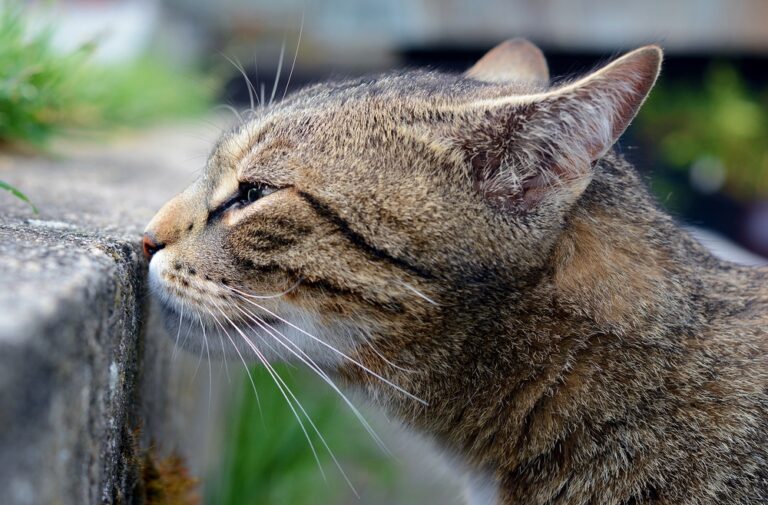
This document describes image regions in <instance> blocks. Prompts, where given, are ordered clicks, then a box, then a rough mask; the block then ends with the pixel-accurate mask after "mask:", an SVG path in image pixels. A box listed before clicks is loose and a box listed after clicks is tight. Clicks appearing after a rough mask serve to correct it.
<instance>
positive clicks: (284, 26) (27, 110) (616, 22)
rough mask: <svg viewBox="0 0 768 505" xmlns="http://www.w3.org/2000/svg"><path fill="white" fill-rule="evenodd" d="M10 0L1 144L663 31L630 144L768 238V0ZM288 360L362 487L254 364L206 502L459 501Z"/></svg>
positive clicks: (655, 185) (553, 54) (558, 66)
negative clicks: (515, 49)
mask: <svg viewBox="0 0 768 505" xmlns="http://www.w3.org/2000/svg"><path fill="white" fill-rule="evenodd" d="M0 6H2V11H1V13H0V15H1V19H0V149H3V150H13V151H23V152H43V153H50V152H51V151H52V150H55V149H54V148H53V147H52V146H53V145H55V141H57V139H60V138H62V137H63V138H72V137H78V138H79V137H85V138H91V139H93V140H100V139H103V138H104V137H105V136H114V135H120V134H121V133H122V132H125V131H129V130H131V129H136V128H143V127H145V126H146V125H149V124H152V123H156V122H164V123H171V124H175V123H176V122H194V121H205V120H207V118H210V117H212V116H211V115H212V114H221V112H218V113H217V112H216V110H217V106H220V105H223V106H225V107H232V108H234V109H242V108H246V107H248V106H249V104H250V96H249V95H250V94H249V91H251V92H253V91H255V93H256V95H258V96H259V99H262V98H261V95H263V96H265V97H266V98H267V99H269V97H270V96H272V95H275V96H276V98H278V99H279V98H280V97H282V96H283V95H284V93H286V92H287V93H290V92H291V90H294V89H296V88H298V87H301V86H304V85H306V84H307V83H311V82H314V81H318V80H323V79H327V78H329V77H344V76H355V75H360V74H364V73H370V72H376V71H381V70H386V69H391V68H397V67H424V66H426V67H431V68H437V69H442V70H447V71H462V70H464V69H466V68H467V67H468V66H470V65H471V64H472V63H473V62H474V61H475V60H476V59H477V58H479V57H480V56H481V55H482V54H483V53H484V52H485V51H487V50H488V49H489V48H491V47H492V46H493V45H495V44H497V43H498V42H500V41H502V40H504V39H506V38H509V37H514V36H522V37H526V38H529V39H530V40H531V41H533V42H534V43H536V44H538V45H539V46H540V47H541V48H542V49H543V50H544V52H545V54H546V55H547V57H548V60H549V63H550V70H551V73H552V75H553V76H555V78H557V77H562V76H568V75H573V74H574V73H580V72H584V71H587V70H589V69H592V68H594V67H595V66H596V65H598V64H599V63H602V62H605V61H607V60H608V59H610V58H611V57H612V56H615V55H617V54H619V53H620V52H621V51H623V50H627V49H631V48H634V47H637V46H639V45H642V44H646V43H652V42H655V43H660V44H661V45H662V46H663V47H664V49H665V50H666V62H665V65H664V70H663V72H662V76H661V79H660V81H659V83H658V85H657V87H656V88H655V90H654V91H653V93H652V95H651V98H650V99H649V101H648V102H647V103H646V105H645V106H644V108H643V109H642V111H641V112H640V115H639V116H638V118H637V119H636V121H635V122H634V123H633V125H632V127H631V129H630V130H629V131H628V133H627V134H626V135H625V136H624V137H623V138H622V140H621V141H620V144H619V149H620V150H621V151H622V152H623V153H624V154H625V155H626V156H627V157H628V158H629V159H630V160H631V161H633V162H634V163H635V165H636V166H637V167H638V169H639V170H640V171H641V172H642V173H643V175H644V176H645V177H646V179H647V180H648V183H649V185H650V186H651V187H652V189H653V191H654V192H655V193H656V195H657V196H658V198H659V200H660V201H661V203H662V205H664V206H665V207H666V208H667V209H669V211H670V212H672V213H673V214H674V215H675V216H677V217H678V218H679V219H680V220H681V221H683V222H685V223H688V224H691V225H695V226H697V227H701V228H704V229H709V230H712V231H714V232H716V233H719V234H722V235H725V236H726V237H728V238H730V239H731V240H733V241H735V242H737V243H739V244H741V245H742V246H743V247H745V248H746V249H748V250H750V251H752V252H754V253H757V254H761V255H768V23H767V21H768V2H765V1H764V0H677V1H675V2H670V1H667V0H646V1H644V2H638V1H626V2H624V1H616V0H601V1H574V0H473V1H468V0H465V1H459V0H446V1H438V0H391V1H386V0H316V1H311V0H306V1H295V0H282V1H274V2H269V1H266V0H229V1H217V2H212V1H209V0H163V1H161V0H112V1H107V0H70V1H59V2H52V1H45V2H24V3H21V2H5V3H2V4H0ZM244 75H245V77H244ZM289 78H290V79H289ZM248 81H250V82H251V83H252V85H253V89H249V85H248V84H247V83H248ZM219 110H220V109H219ZM217 117H218V116H217ZM197 163H202V162H201V161H197ZM1 183H2V181H0V184H1ZM19 189H20V190H22V191H23V188H19ZM178 189H182V188H181V187H180V188H178ZM278 370H279V372H280V373H281V375H283V376H284V377H285V380H286V382H287V383H288V384H289V385H290V387H291V388H292V389H293V390H294V391H295V394H296V397H297V398H298V399H299V400H301V402H302V404H303V405H304V407H305V408H306V410H307V412H308V413H309V415H310V416H311V417H312V419H313V421H314V422H315V424H316V425H317V427H318V430H319V431H320V432H321V433H322V434H323V435H324V437H325V439H326V441H327V443H328V446H329V447H330V448H331V449H332V450H333V451H334V453H335V455H336V457H337V458H338V460H339V463H340V465H341V466H342V468H344V470H345V471H346V473H347V474H348V476H349V480H350V481H351V483H352V484H353V485H354V487H355V488H356V492H357V493H358V494H359V496H360V498H359V499H358V498H357V497H356V496H355V491H353V490H352V489H351V486H350V485H348V484H347V482H346V480H345V478H344V477H343V476H342V475H341V473H340V472H339V471H338V470H337V469H336V468H335V465H334V462H333V460H332V459H331V457H330V456H329V454H328V452H327V451H326V450H325V448H324V447H323V445H322V442H321V441H320V440H319V439H317V437H316V436H313V437H312V438H313V443H314V444H315V446H316V447H317V448H318V459H319V460H320V464H321V466H322V468H323V469H324V471H325V476H324V475H323V473H322V472H321V470H320V469H319V468H318V463H317V461H316V459H315V457H314V455H313V453H312V451H311V449H310V446H309V444H308V443H307V441H306V438H305V437H304V434H303V433H302V431H301V428H300V426H299V424H298V423H297V421H296V420H295V419H294V418H293V414H292V412H291V410H290V409H289V407H288V406H287V404H286V402H285V400H284V399H283V397H282V396H281V394H280V393H279V391H278V390H277V389H276V388H275V386H274V384H273V383H272V379H271V377H269V376H268V375H267V374H266V372H264V371H263V370H260V369H254V370H253V374H254V379H255V383H256V386H257V389H258V391H259V395H260V402H261V408H260V409H259V406H258V405H257V403H256V399H255V395H254V392H253V390H252V389H251V388H250V382H248V380H247V378H245V377H244V376H242V375H237V374H234V373H233V379H232V380H233V381H234V385H233V386H231V387H225V388H224V389H223V393H222V394H224V395H225V400H224V401H222V402H221V404H222V405H221V407H220V408H221V412H218V413H217V414H218V415H219V416H220V419H221V422H220V423H219V424H220V425H221V433H219V434H212V435H211V437H212V438H214V439H215V442H214V443H211V444H207V445H206V447H208V449H206V451H210V452H211V453H210V454H206V457H205V458H199V459H200V460H204V461H206V462H207V464H206V465H204V466H203V467H201V468H198V469H197V474H198V477H200V479H201V482H202V484H201V487H200V494H201V499H202V501H203V502H204V503H210V504H240V505H243V504H292V505H301V504H309V503H313V504H316V503H374V504H376V503H381V504H395V503H397V504H420V503H444V504H450V503H460V501H459V497H460V491H459V485H460V482H457V481H456V480H455V478H453V477H450V475H451V474H450V473H449V472H448V471H447V469H446V468H444V467H442V466H441V463H438V462H437V460H436V459H433V458H431V457H427V456H425V454H426V453H428V452H429V451H428V448H426V447H425V445H424V444H423V443H422V442H418V441H414V440H411V439H409V438H405V437H404V435H402V434H399V430H398V429H397V427H396V426H390V425H389V424H388V422H387V421H385V420H383V419H380V418H378V417H377V415H376V414H375V413H370V412H365V415H366V416H367V417H368V418H370V419H371V422H372V423H373V424H374V426H375V428H376V430H377V431H379V432H380V433H381V434H382V437H383V438H385V440H386V442H387V445H388V446H390V447H389V448H390V450H391V452H392V453H393V455H388V454H386V453H384V452H383V451H381V450H380V449H379V448H378V447H377V446H376V445H375V444H374V442H373V441H372V440H371V438H370V437H369V436H368V435H367V434H366V432H365V430H364V429H363V428H362V427H361V425H360V423H359V422H358V421H357V420H356V419H355V418H354V416H353V415H351V413H350V412H349V409H348V408H347V407H346V405H345V404H344V403H343V402H342V401H340V400H339V399H338V398H337V397H335V396H334V395H333V394H332V393H331V392H329V389H328V388H327V387H323V386H322V385H321V383H320V381H319V380H317V379H316V378H313V377H310V376H309V375H308V374H306V373H305V372H303V371H301V370H298V369H294V368H291V367H280V368H279V369H278ZM241 383H242V384H241ZM357 403H360V402H357Z"/></svg>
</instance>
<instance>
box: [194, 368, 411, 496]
mask: <svg viewBox="0 0 768 505" xmlns="http://www.w3.org/2000/svg"><path fill="white" fill-rule="evenodd" d="M275 369H276V370H277V373H279V374H280V376H281V377H282V378H283V380H284V381H285V382H286V384H287V385H288V386H289V387H290V388H291V390H292V391H293V392H294V394H295V395H296V397H297V398H298V399H299V400H300V401H301V403H302V405H303V406H304V409H305V410H306V412H307V413H308V414H309V416H310V417H311V419H312V421H313V422H314V423H315V426H317V429H318V430H319V431H320V433H321V434H322V435H323V438H325V440H326V442H327V443H328V446H329V447H330V448H331V450H332V451H333V453H334V455H335V456H336V458H337V459H338V460H339V462H340V464H341V467H342V468H343V469H344V472H345V473H346V474H347V475H348V476H349V478H350V480H351V481H352V483H353V485H354V486H355V487H356V490H357V491H358V492H359V493H361V496H365V494H366V493H365V491H366V490H367V489H370V488H371V487H374V488H375V487H379V488H388V487H391V486H392V482H393V480H394V479H395V478H396V470H395V467H394V464H395V462H394V461H393V460H392V458H391V457H389V456H387V455H386V454H385V453H384V452H383V451H382V450H381V449H380V448H379V447H378V446H376V444H375V443H374V441H373V439H372V438H371V437H370V435H368V433H367V432H366V431H365V429H364V428H363V427H362V425H361V424H360V422H359V421H358V420H357V419H356V418H355V417H354V416H353V414H352V413H351V412H350V410H349V409H347V407H346V405H345V404H344V402H343V401H342V400H341V399H340V398H339V397H338V396H337V395H336V394H335V393H334V392H332V390H331V389H330V387H324V386H325V384H324V383H322V381H321V379H319V378H318V377H316V376H312V375H311V374H310V373H309V372H308V371H303V370H298V369H296V368H292V367H290V366H289V365H276V366H275ZM251 373H252V375H253V378H254V382H255V383H256V388H257V391H258V393H259V402H260V406H261V407H260V408H259V402H257V400H256V395H255V394H254V391H253V389H252V387H251V383H250V382H249V380H248V379H247V378H245V379H244V384H243V387H242V388H241V394H240V398H239V399H238V400H237V401H236V402H235V403H234V404H233V405H232V409H231V413H230V415H228V416H227V418H228V419H231V420H232V422H231V425H230V426H228V427H227V428H228V429H227V433H226V440H225V446H224V454H223V462H222V464H221V465H220V467H219V468H217V475H214V476H213V477H212V478H211V479H209V480H208V486H207V496H206V503H209V504H211V505H213V504H216V505H283V504H290V505H310V504H312V505H315V504H319V503H329V504H330V503H348V502H349V503H357V502H359V500H358V499H357V498H356V497H355V495H354V493H353V491H352V489H351V488H350V487H349V485H348V484H347V482H346V481H345V480H344V477H343V476H342V475H341V473H340V472H339V470H338V468H336V466H335V464H334V463H333V460H332V459H331V457H330V456H329V454H328V452H327V450H326V449H325V447H324V446H323V444H322V442H321V441H320V439H319V438H318V436H317V434H316V433H314V432H313V429H312V428H311V426H310V425H309V423H308V422H307V421H306V419H305V418H303V419H302V422H303V423H304V425H305V427H306V429H307V432H308V433H309V435H310V437H311V439H312V443H313V444H314V445H315V449H316V450H317V453H318V456H319V458H320V461H321V463H322V466H323V470H324V472H325V475H326V479H324V478H323V474H322V473H321V471H320V469H319V467H318V465H317V462H316V460H315V458H314V456H313V454H312V450H311V449H310V447H309V444H308V442H307V439H306V437H305V435H304V433H303V432H302V430H301V427H300V426H299V423H298V422H297V420H296V418H295V417H294V415H293V413H292V412H291V409H290V408H289V407H288V405H287V403H286V400H285V398H284V397H283V396H282V394H281V393H280V391H279V390H278V388H277V387H276V386H275V384H274V382H273V380H272V378H271V377H270V375H269V374H268V372H267V371H266V369H265V368H264V367H261V366H257V367H253V368H252V370H251ZM296 410H297V411H298V412H299V414H301V411H300V410H299V409H298V408H297V409H296ZM362 503H364V501H363V502H362Z"/></svg>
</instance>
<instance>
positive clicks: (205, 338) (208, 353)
mask: <svg viewBox="0 0 768 505" xmlns="http://www.w3.org/2000/svg"><path fill="white" fill-rule="evenodd" d="M197 319H198V320H199V321H200V328H201V329H202V330H203V343H204V344H205V355H206V356H207V357H208V419H210V418H211V401H212V396H213V366H212V365H211V351H210V349H209V348H208V336H207V335H206V334H205V324H203V318H202V317H200V313H199V312H198V313H197Z"/></svg>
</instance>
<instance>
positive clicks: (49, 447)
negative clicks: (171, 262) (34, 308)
mask: <svg viewBox="0 0 768 505" xmlns="http://www.w3.org/2000/svg"><path fill="white" fill-rule="evenodd" d="M22 229H26V233H24V235H25V236H24V237H23V238H22V239H24V240H26V239H28V238H30V236H35V235H38V236H39V238H40V239H41V240H44V241H45V242H48V241H56V242H57V243H59V244H62V243H63V244H67V245H68V246H70V247H71V248H72V251H73V254H79V255H86V256H87V258H86V260H85V263H87V268H88V271H87V272H85V275H84V276H83V277H82V278H79V284H80V286H74V289H70V290H69V291H68V292H67V293H66V295H65V296H60V297H59V298H58V300H57V301H56V310H55V311H54V312H53V313H49V314H47V315H46V317H43V318H37V319H32V320H30V319H29V318H22V319H21V320H20V321H19V322H20V324H21V325H22V327H20V328H18V330H19V331H24V333H25V335H24V336H23V337H22V338H20V339H19V338H16V339H14V338H7V339H0V349H2V352H0V374H1V375H0V411H1V413H0V420H2V423H0V424H3V425H5V426H10V429H7V430H5V435H0V502H1V503H8V504H17V503H18V504H22V503H73V504H74V503H78V504H82V503H94V504H95V503H131V502H134V501H135V499H136V493H135V490H136V486H137V476H138V465H139V460H138V458H137V457H136V454H135V450H136V447H137V442H136V440H137V435H136V432H135V430H136V428H138V427H139V426H140V419H139V409H140V401H139V389H138V384H139V380H140V376H141V362H142V347H143V346H142V341H143V339H142V328H143V321H144V319H145V304H144V299H145V281H144V279H145V265H144V261H143V260H142V259H141V255H140V252H139V250H138V245H137V244H136V243H135V242H132V241H128V240H116V239H114V238H111V237H103V236H100V235H98V234H95V233H89V232H83V231H80V230H65V231H55V230H46V231H45V232H39V230H35V229H34V228H29V227H25V225H24V224H23V223H13V224H10V225H0V231H5V232H9V233H11V234H17V233H19V232H20V231H21V230H22ZM62 273H64V274H66V273H67V272H62ZM70 273H71V272H70ZM81 273H82V272H81ZM49 274H52V272H45V275H49ZM53 275H55V273H53ZM55 280H56V279H54V281H55ZM76 284H77V282H76ZM78 288H79V289H78ZM5 329H6V331H8V330H9V328H7V327H6V328H5ZM10 331H13V330H10ZM14 364H15V365H14ZM20 364H21V366H20ZM6 416H7V417H6ZM3 418H5V419H3Z"/></svg>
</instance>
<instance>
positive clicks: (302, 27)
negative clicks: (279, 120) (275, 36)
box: [280, 10, 304, 100]
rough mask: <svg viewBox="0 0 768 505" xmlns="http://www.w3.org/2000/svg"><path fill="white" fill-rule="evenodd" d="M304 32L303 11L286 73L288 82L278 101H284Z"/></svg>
mask: <svg viewBox="0 0 768 505" xmlns="http://www.w3.org/2000/svg"><path fill="white" fill-rule="evenodd" d="M303 31H304V11H303V10H302V11H301V25H300V26H299V39H298V41H297V42H296V52H295V53H293V63H291V71H290V72H288V80H287V81H286V82H285V89H284V90H283V97H282V98H281V99H280V100H284V99H285V95H286V94H287V93H288V86H289V85H290V84H291V77H292V76H293V68H294V67H295V66H296V58H298V56H299V47H300V46H301V34H302V32H303Z"/></svg>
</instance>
